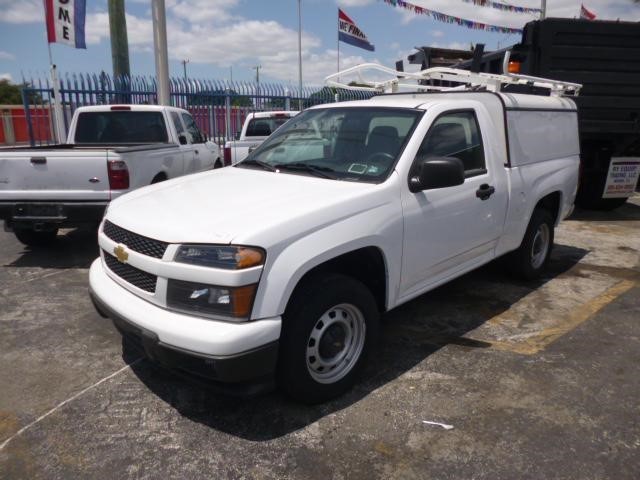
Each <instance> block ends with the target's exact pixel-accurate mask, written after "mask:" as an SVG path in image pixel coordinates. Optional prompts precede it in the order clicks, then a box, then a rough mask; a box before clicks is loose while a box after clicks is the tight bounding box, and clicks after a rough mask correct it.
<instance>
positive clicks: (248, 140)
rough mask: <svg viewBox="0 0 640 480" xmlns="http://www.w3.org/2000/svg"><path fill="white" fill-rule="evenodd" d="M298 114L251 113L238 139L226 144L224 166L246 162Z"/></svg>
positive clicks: (293, 112)
mask: <svg viewBox="0 0 640 480" xmlns="http://www.w3.org/2000/svg"><path fill="white" fill-rule="evenodd" d="M298 113H299V112H296V111H275V112H253V113H250V114H249V115H248V116H247V118H246V119H245V120H244V124H243V125H242V131H241V132H240V135H239V137H238V139H237V140H230V141H228V142H226V143H225V145H224V164H225V165H235V164H236V163H238V162H240V161H242V160H244V159H245V158H246V157H247V155H249V153H250V152H251V151H253V150H255V149H256V148H257V147H258V146H259V145H260V144H261V143H262V142H264V141H265V140H266V139H267V138H268V137H269V135H271V134H272V133H273V132H275V131H276V129H278V128H279V127H280V126H281V125H282V124H284V123H285V122H286V121H287V120H289V119H290V118H291V117H294V116H296V115H297V114H298Z"/></svg>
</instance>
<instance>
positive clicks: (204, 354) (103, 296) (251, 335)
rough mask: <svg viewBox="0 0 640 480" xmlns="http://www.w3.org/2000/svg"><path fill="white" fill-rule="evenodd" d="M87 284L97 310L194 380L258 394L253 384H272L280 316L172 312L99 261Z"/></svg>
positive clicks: (148, 352)
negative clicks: (237, 319) (224, 317)
mask: <svg viewBox="0 0 640 480" xmlns="http://www.w3.org/2000/svg"><path fill="white" fill-rule="evenodd" d="M89 283H90V287H89V293H90V295H91V299H92V301H93V303H94V305H95V307H96V309H97V310H98V313H100V314H101V315H102V316H104V317H109V318H110V319H111V320H112V321H113V323H114V324H115V326H116V328H118V330H119V331H120V332H121V334H122V335H123V336H124V337H125V338H126V339H129V340H131V341H132V343H133V344H134V346H137V347H139V349H140V350H142V351H143V352H144V354H145V356H146V357H148V358H150V359H152V360H154V361H156V362H157V363H159V364H161V365H163V366H165V367H167V368H169V369H170V370H173V371H175V372H177V373H179V374H182V375H185V376H187V377H190V378H192V379H194V380H204V381H211V380H213V381H216V382H223V383H227V384H232V385H230V388H224V390H226V391H229V390H231V391H232V392H233V390H234V386H235V387H237V388H235V389H236V390H239V392H238V393H243V394H246V393H249V394H250V393H256V392H255V388H254V387H260V386H263V385H266V384H268V383H272V379H273V373H274V371H275V367H276V361H277V355H278V338H279V336H280V326H281V320H280V318H279V317H277V318H271V319H265V320H256V321H252V322H241V323H232V322H221V321H215V320H207V319H202V318H198V317H192V316H189V315H185V314H181V313H176V312H172V311H168V310H166V309H163V308H160V307H158V306H156V305H153V304H152V303H150V302H148V301H146V300H143V299H141V298H139V297H138V296H136V295H134V294H133V293H131V292H129V291H128V290H126V289H124V288H123V287H121V286H120V285H118V284H117V283H116V282H114V281H113V280H112V279H111V278H110V277H109V276H108V275H107V274H106V273H105V271H104V270H103V266H102V262H101V260H100V259H97V260H96V261H94V262H93V264H92V265H91V269H90V272H89ZM259 390H261V388H259Z"/></svg>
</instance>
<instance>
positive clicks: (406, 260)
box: [400, 108, 507, 298]
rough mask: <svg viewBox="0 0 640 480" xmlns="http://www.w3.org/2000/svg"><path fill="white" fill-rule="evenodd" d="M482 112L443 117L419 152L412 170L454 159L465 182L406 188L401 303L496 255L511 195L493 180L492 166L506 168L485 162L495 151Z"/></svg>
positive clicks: (494, 175) (432, 128)
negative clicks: (489, 190) (416, 189)
mask: <svg viewBox="0 0 640 480" xmlns="http://www.w3.org/2000/svg"><path fill="white" fill-rule="evenodd" d="M478 113H479V112H478V111H476V110H475V109H474V108H469V109H465V110H455V111H448V112H447V111H445V112H443V113H441V114H440V115H439V116H437V117H436V118H435V120H434V121H433V123H432V124H431V126H430V128H429V130H428V131H427V133H426V135H425V137H424V139H423V141H422V143H421V146H420V148H419V150H418V154H417V155H416V159H415V161H414V164H413V166H412V170H413V169H414V168H415V166H416V165H417V164H418V162H420V161H421V160H423V159H425V158H430V157H456V158H459V159H460V160H461V161H462V163H463V165H464V169H465V181H464V183H463V184H461V185H457V186H453V187H446V188H437V189H431V190H425V191H421V192H417V193H411V192H410V191H409V189H408V188H405V189H403V199H402V204H403V211H404V245H403V247H404V248H403V259H402V278H401V285H400V297H401V298H402V297H405V298H406V297H411V296H415V295H417V294H420V293H422V292H423V291H425V290H426V289H428V288H429V286H431V285H434V284H436V283H441V282H442V281H444V280H446V279H448V278H451V277H452V276H454V275H455V274H457V273H459V272H461V271H462V270H466V269H470V268H472V267H473V266H474V265H478V264H480V263H484V261H486V259H488V258H490V257H491V256H492V255H493V249H494V247H495V245H496V243H497V240H498V238H499V236H500V234H501V232H502V226H503V220H504V214H505V212H506V208H507V191H506V182H500V185H498V184H497V183H496V181H495V180H496V175H499V172H496V171H494V170H495V168H494V167H499V168H503V167H502V165H501V164H498V163H497V159H493V162H492V159H491V158H486V152H491V150H490V149H489V148H488V143H487V141H486V138H484V137H483V132H490V130H489V128H490V123H489V118H488V116H487V117H485V116H483V115H479V114H478ZM480 113H483V112H480ZM482 127H484V128H482ZM410 175H411V174H410ZM488 187H493V188H494V192H493V193H492V194H490V195H488V196H486V198H480V197H479V196H478V195H479V194H478V192H479V191H482V190H483V189H486V188H488ZM482 196H483V197H484V196H485V195H484V194H482Z"/></svg>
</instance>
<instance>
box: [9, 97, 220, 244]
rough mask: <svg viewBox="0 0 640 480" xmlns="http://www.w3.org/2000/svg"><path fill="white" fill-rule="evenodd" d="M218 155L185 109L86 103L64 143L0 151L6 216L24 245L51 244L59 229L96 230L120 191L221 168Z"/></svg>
mask: <svg viewBox="0 0 640 480" xmlns="http://www.w3.org/2000/svg"><path fill="white" fill-rule="evenodd" d="M220 157H221V155H220V148H219V147H218V145H216V144H215V143H213V142H210V141H207V140H206V139H205V137H204V136H203V135H202V133H200V131H199V130H198V127H197V126H196V124H195V122H194V120H193V118H192V117H191V115H190V114H189V112H187V111H186V110H182V109H179V108H173V107H161V106H151V105H102V106H94V107H81V108H78V109H77V110H76V111H75V113H74V116H73V119H72V121H71V125H70V129H69V135H68V138H67V143H66V144H62V145H54V146H43V147H36V148H28V147H27V148H25V147H17V148H8V149H0V219H2V220H4V222H5V229H6V230H13V232H14V233H15V235H16V237H17V238H18V240H20V241H21V242H22V243H25V244H27V245H31V246H42V245H47V244H49V243H50V242H52V241H53V240H54V239H55V237H56V235H57V232H58V229H59V228H66V227H79V226H84V225H88V226H93V227H94V228H95V226H97V225H98V224H99V223H100V220H101V218H102V216H103V213H104V209H105V207H106V206H107V204H108V203H109V202H110V201H111V200H113V199H115V198H117V197H119V196H120V195H122V194H124V193H127V192H130V191H131V190H134V189H136V188H139V187H142V186H144V185H149V184H151V183H157V182H159V181H163V180H167V179H170V178H175V177H179V176H182V175H186V174H188V173H196V172H202V171H204V170H210V169H212V168H216V167H222V160H221V158H220Z"/></svg>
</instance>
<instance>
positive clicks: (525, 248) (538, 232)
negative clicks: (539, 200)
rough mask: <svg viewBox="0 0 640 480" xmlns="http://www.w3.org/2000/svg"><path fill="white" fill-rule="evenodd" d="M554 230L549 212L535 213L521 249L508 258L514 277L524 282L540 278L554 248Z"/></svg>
mask: <svg viewBox="0 0 640 480" xmlns="http://www.w3.org/2000/svg"><path fill="white" fill-rule="evenodd" d="M553 228H554V221H553V217H552V216H551V213H549V211H548V210H544V209H536V210H534V211H533V215H531V220H530V221H529V225H528V226H527V231H526V232H525V234H524V238H523V239H522V243H521V244H520V247H518V249H517V250H515V251H514V252H512V253H511V254H510V255H509V257H508V260H509V268H510V269H511V272H512V273H513V274H514V275H516V276H517V277H520V278H522V279H524V280H534V279H536V278H538V277H540V275H541V274H542V272H543V271H544V268H545V266H546V265H547V261H548V260H549V256H550V254H551V250H552V248H553V237H554V232H553Z"/></svg>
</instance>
